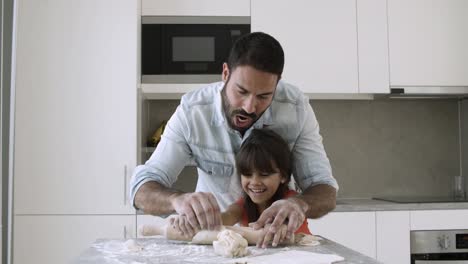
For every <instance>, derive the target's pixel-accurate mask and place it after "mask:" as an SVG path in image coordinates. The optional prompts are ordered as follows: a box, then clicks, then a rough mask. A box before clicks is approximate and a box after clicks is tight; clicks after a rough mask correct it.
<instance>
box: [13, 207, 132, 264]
mask: <svg viewBox="0 0 468 264" xmlns="http://www.w3.org/2000/svg"><path fill="white" fill-rule="evenodd" d="M135 218H136V217H135V215H58V216H57V215H34V216H31V215H19V216H15V217H14V234H13V237H14V240H13V262H12V263H13V264H29V263H47V264H63V263H70V262H71V261H72V260H73V259H74V258H76V257H77V256H79V255H80V254H81V252H83V251H84V250H85V249H87V248H88V247H89V246H90V245H91V244H92V243H93V242H94V241H95V240H96V239H98V238H116V239H124V238H133V237H135Z"/></svg>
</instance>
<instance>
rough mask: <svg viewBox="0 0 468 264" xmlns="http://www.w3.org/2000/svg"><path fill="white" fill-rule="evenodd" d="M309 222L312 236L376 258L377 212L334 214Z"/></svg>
mask: <svg viewBox="0 0 468 264" xmlns="http://www.w3.org/2000/svg"><path fill="white" fill-rule="evenodd" d="M308 221H309V229H310V232H312V234H314V235H320V236H323V237H325V238H328V239H330V240H333V241H335V242H337V243H340V244H342V245H344V246H346V247H349V248H351V249H353V250H356V251H358V252H360V253H362V254H364V255H367V256H369V257H373V258H375V257H376V254H375V251H376V245H375V242H376V241H375V212H333V213H329V214H327V215H325V216H324V217H322V218H320V219H308Z"/></svg>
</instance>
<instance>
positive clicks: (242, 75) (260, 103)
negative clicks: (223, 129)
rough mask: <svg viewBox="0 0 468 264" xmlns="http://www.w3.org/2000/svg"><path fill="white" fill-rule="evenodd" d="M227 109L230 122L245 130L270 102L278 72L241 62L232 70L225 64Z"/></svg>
mask: <svg viewBox="0 0 468 264" xmlns="http://www.w3.org/2000/svg"><path fill="white" fill-rule="evenodd" d="M223 81H224V82H225V85H224V88H223V91H222V95H223V109H224V114H225V115H226V119H227V120H228V123H229V126H230V127H231V128H233V129H235V130H237V131H239V132H241V133H242V134H243V133H244V132H245V131H246V130H247V129H249V127H251V126H252V125H253V124H254V123H255V121H257V119H258V118H260V117H261V116H262V114H263V113H264V112H265V110H266V109H267V108H268V106H270V104H271V102H272V100H273V96H274V93H275V89H276V84H277V83H278V75H276V74H273V73H268V72H263V71H259V70H257V69H255V68H253V67H251V66H238V67H236V68H235V69H234V71H231V72H230V71H229V69H228V66H227V64H226V63H224V64H223Z"/></svg>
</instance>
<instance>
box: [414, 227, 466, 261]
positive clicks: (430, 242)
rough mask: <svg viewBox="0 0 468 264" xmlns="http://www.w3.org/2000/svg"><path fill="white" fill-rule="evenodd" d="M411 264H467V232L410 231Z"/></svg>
mask: <svg viewBox="0 0 468 264" xmlns="http://www.w3.org/2000/svg"><path fill="white" fill-rule="evenodd" d="M410 242H411V264H468V230H435V231H434V230H431V231H411V235H410Z"/></svg>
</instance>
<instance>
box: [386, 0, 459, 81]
mask: <svg viewBox="0 0 468 264" xmlns="http://www.w3.org/2000/svg"><path fill="white" fill-rule="evenodd" d="M467 13H468V1H465V0H412V1H406V0H388V31H389V32H388V33H389V54H390V84H391V85H392V86H468V71H467V69H468V49H467V48H466V47H468V34H467V32H468V16H467V15H466V14H467Z"/></svg>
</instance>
